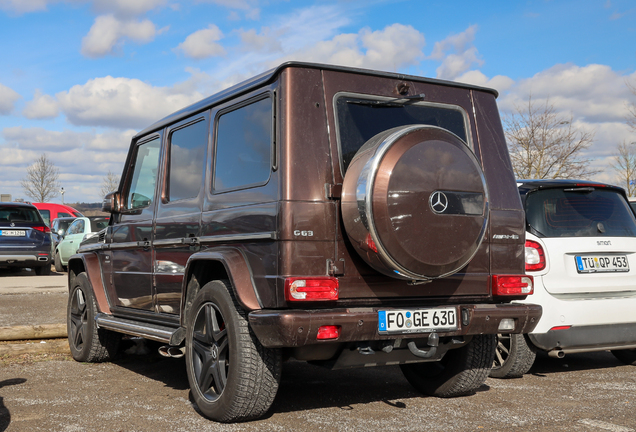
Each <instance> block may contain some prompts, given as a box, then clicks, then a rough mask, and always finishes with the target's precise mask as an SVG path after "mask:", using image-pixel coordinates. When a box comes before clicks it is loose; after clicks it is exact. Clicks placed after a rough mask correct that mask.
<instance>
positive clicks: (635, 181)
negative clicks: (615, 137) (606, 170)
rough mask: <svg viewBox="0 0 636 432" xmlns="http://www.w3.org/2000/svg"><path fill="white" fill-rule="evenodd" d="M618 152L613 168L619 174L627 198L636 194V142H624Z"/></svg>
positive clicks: (619, 182) (620, 183)
mask: <svg viewBox="0 0 636 432" xmlns="http://www.w3.org/2000/svg"><path fill="white" fill-rule="evenodd" d="M617 150H618V153H617V154H616V155H614V163H612V167H613V168H614V170H616V172H617V177H618V184H619V186H622V187H624V188H625V191H626V192H627V196H632V195H634V194H635V193H636V142H633V143H629V144H627V143H625V141H623V142H622V143H620V144H619V145H618V148H617Z"/></svg>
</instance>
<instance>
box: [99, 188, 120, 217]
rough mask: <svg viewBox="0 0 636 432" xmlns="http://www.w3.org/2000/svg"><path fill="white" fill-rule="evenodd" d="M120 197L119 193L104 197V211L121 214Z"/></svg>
mask: <svg viewBox="0 0 636 432" xmlns="http://www.w3.org/2000/svg"><path fill="white" fill-rule="evenodd" d="M119 205H120V196H119V192H111V193H109V194H108V195H106V196H105V197H104V201H102V211H103V212H106V213H119V212H120V208H119Z"/></svg>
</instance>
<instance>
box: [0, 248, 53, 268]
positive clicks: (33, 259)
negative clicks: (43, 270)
mask: <svg viewBox="0 0 636 432" xmlns="http://www.w3.org/2000/svg"><path fill="white" fill-rule="evenodd" d="M40 253H42V254H44V252H39V251H35V252H34V251H29V252H25V253H20V252H10V253H4V254H1V253H0V266H3V267H4V266H9V267H30V266H33V267H37V266H43V265H46V264H49V263H50V262H51V255H49V253H48V251H47V253H46V255H40Z"/></svg>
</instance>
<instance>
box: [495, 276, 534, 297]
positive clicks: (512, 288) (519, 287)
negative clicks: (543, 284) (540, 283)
mask: <svg viewBox="0 0 636 432" xmlns="http://www.w3.org/2000/svg"><path fill="white" fill-rule="evenodd" d="M533 292H534V280H533V278H532V276H528V275H493V276H492V295H494V296H516V295H530V294H532V293H533Z"/></svg>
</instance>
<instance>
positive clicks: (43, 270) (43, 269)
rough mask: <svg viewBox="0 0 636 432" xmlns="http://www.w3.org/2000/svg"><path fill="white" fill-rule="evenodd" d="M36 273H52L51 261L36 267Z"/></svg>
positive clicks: (41, 274)
mask: <svg viewBox="0 0 636 432" xmlns="http://www.w3.org/2000/svg"><path fill="white" fill-rule="evenodd" d="M35 274H36V275H38V276H48V275H50V274H51V263H50V262H49V263H48V264H47V265H44V266H40V267H36V268H35Z"/></svg>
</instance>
